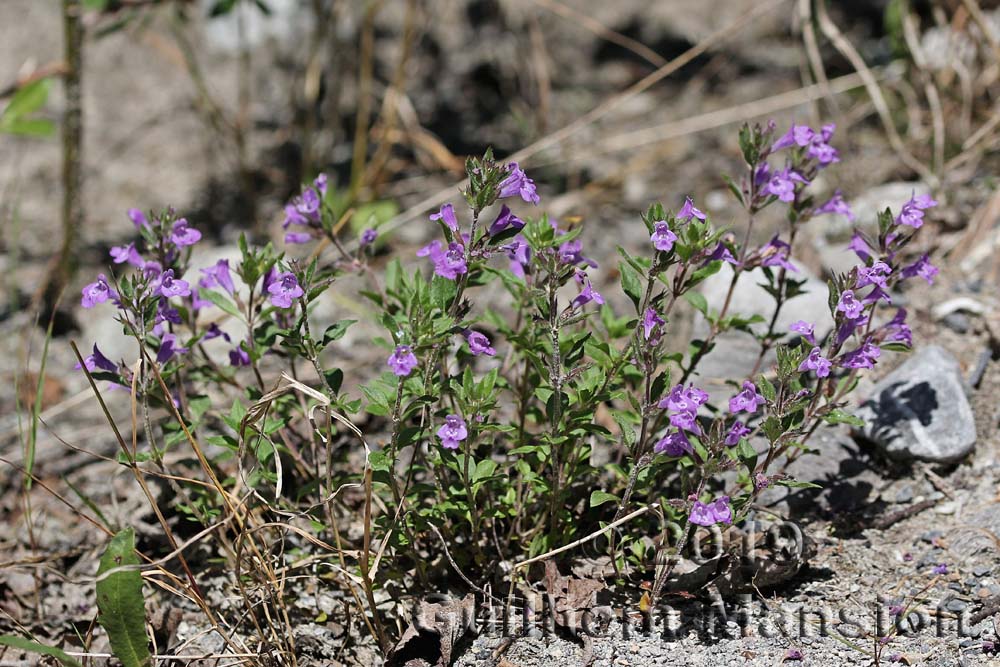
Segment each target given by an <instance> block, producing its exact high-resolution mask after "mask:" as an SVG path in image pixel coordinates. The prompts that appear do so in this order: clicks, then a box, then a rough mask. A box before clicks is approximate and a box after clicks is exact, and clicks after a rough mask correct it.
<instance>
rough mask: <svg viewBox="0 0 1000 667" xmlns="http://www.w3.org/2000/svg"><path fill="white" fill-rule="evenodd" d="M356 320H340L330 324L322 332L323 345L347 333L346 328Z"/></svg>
mask: <svg viewBox="0 0 1000 667" xmlns="http://www.w3.org/2000/svg"><path fill="white" fill-rule="evenodd" d="M355 322H357V320H340V321H339V322H337V323H336V324H331V325H330V326H328V327H327V328H326V331H324V332H323V345H329V344H330V343H332V342H333V341H335V340H340V339H341V338H343V337H344V334H345V333H347V330H348V328H350V326H351V325H352V324H354V323H355Z"/></svg>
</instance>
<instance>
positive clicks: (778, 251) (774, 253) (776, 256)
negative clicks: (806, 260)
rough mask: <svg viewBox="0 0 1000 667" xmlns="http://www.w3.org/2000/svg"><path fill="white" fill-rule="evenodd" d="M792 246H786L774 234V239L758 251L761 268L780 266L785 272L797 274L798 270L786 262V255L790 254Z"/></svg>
mask: <svg viewBox="0 0 1000 667" xmlns="http://www.w3.org/2000/svg"><path fill="white" fill-rule="evenodd" d="M791 250H792V246H790V245H788V244H787V243H785V242H784V241H782V240H781V239H780V238H778V235H777V234H775V235H774V238H772V239H771V240H770V241H768V242H767V245H765V246H764V247H763V248H761V249H760V256H761V258H762V259H761V263H760V264H761V266H780V267H781V268H783V269H785V270H786V271H792V272H796V273H797V272H798V269H797V268H796V267H795V265H794V264H792V263H791V262H790V261H788V253H789V252H791Z"/></svg>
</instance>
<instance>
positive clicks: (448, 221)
mask: <svg viewBox="0 0 1000 667" xmlns="http://www.w3.org/2000/svg"><path fill="white" fill-rule="evenodd" d="M504 208H506V206H505V207H504ZM430 219H431V220H434V221H438V220H440V221H441V222H443V223H444V224H445V225H447V226H448V229H450V230H451V231H453V232H457V231H458V218H456V217H455V207H454V206H452V205H451V204H445V205H444V206H442V207H441V208H440V209H438V212H437V213H431V215H430Z"/></svg>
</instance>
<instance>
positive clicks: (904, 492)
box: [896, 484, 913, 503]
mask: <svg viewBox="0 0 1000 667" xmlns="http://www.w3.org/2000/svg"><path fill="white" fill-rule="evenodd" d="M911 500H913V485H912V484H907V485H906V486H904V487H903V488H901V489H900V490H899V491H897V492H896V502H897V503H908V502H910V501H911Z"/></svg>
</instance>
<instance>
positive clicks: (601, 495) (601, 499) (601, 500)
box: [590, 491, 621, 507]
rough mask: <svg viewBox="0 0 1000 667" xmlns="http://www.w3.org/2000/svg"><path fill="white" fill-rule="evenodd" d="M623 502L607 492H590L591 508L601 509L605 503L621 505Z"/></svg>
mask: <svg viewBox="0 0 1000 667" xmlns="http://www.w3.org/2000/svg"><path fill="white" fill-rule="evenodd" d="M620 502H621V500H620V499H619V498H618V496H616V495H615V494H613V493H607V492H605V491H591V492H590V506H591V507H600V506H601V505H603V504H605V503H620Z"/></svg>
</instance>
